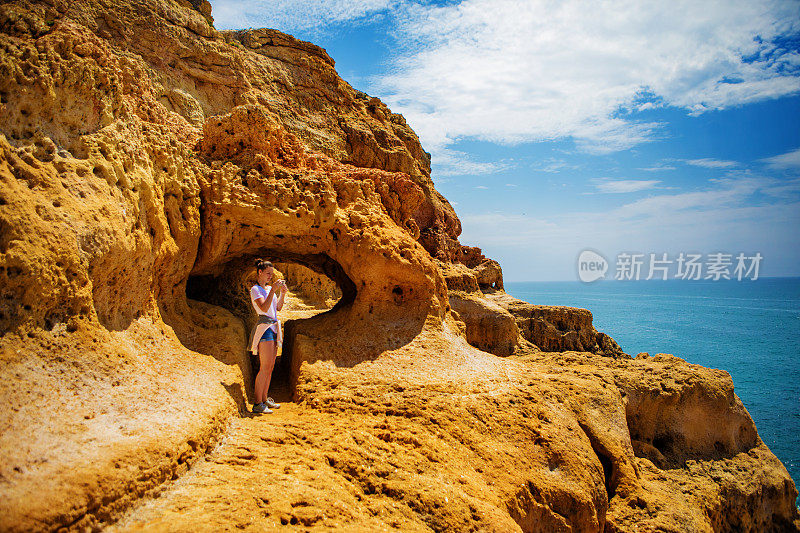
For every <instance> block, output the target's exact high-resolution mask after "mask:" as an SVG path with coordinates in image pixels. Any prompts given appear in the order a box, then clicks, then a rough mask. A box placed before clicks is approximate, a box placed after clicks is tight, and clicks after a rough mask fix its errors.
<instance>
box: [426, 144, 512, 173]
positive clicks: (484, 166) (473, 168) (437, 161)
mask: <svg viewBox="0 0 800 533" xmlns="http://www.w3.org/2000/svg"><path fill="white" fill-rule="evenodd" d="M431 167H432V168H431V170H432V173H433V175H434V176H436V177H438V176H465V175H466V176H478V175H481V174H494V173H496V172H501V171H503V170H505V169H507V168H508V167H509V165H508V164H507V163H505V162H502V161H498V162H491V163H487V162H481V161H475V160H473V159H472V158H471V157H470V155H469V154H466V153H464V152H460V151H458V150H451V149H450V148H440V149H439V150H438V151H437V152H436V156H435V157H434V158H432V161H431Z"/></svg>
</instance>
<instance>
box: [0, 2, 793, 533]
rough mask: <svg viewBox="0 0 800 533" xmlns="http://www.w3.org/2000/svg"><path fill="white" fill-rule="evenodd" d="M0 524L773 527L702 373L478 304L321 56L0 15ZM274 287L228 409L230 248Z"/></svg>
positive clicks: (432, 199) (365, 99)
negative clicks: (272, 271) (258, 391)
mask: <svg viewBox="0 0 800 533" xmlns="http://www.w3.org/2000/svg"><path fill="white" fill-rule="evenodd" d="M0 71H2V76H0V335H2V337H0V357H1V358H2V367H0V368H2V380H0V399H2V403H3V406H4V408H3V410H2V414H0V427H2V433H0V496H2V497H0V529H1V530H3V531H31V530H60V529H66V530H86V529H100V528H109V529H112V530H114V529H117V530H123V531H129V530H168V531H222V530H231V529H244V530H256V529H258V530H263V529H264V528H280V527H286V528H302V529H340V528H341V529H348V530H353V529H355V530H385V529H401V530H415V531H416V530H419V531H427V530H436V531H455V530H488V531H586V532H595V531H676V532H678V531H680V532H685V531H784V530H796V529H797V527H798V514H797V509H796V507H795V504H794V501H795V498H796V496H797V490H796V488H795V485H794V483H793V482H792V480H791V478H790V477H789V475H788V474H787V471H786V469H785V468H784V466H783V465H782V464H781V463H780V461H778V459H777V458H776V457H775V456H774V455H773V454H772V453H771V452H770V451H769V449H768V448H767V447H766V446H765V445H764V443H763V442H762V441H761V439H760V438H759V436H758V433H757V431H756V428H755V425H754V424H753V421H752V419H751V418H750V416H749V414H748V413H747V410H746V409H745V407H744V406H743V405H742V403H741V401H740V400H739V398H738V397H737V396H736V395H735V394H734V391H733V384H732V381H731V378H730V376H729V375H728V374H727V373H726V372H723V371H720V370H712V369H707V368H702V367H699V366H696V365H691V364H688V363H686V362H685V361H683V360H682V359H679V358H677V357H674V356H671V355H665V354H659V355H657V356H655V357H644V356H642V357H637V358H635V359H634V358H631V357H629V356H627V355H626V354H624V353H622V350H620V348H619V346H618V345H617V344H616V343H615V342H614V341H613V339H611V338H610V337H608V336H607V335H605V334H603V333H599V332H597V331H596V330H595V329H594V328H593V327H592V317H591V313H590V312H589V311H586V310H582V309H571V308H565V307H547V306H536V305H531V304H528V303H525V302H521V301H519V300H516V299H514V298H512V297H510V296H509V295H508V294H506V293H505V292H504V291H503V280H502V272H501V269H500V265H499V264H497V262H495V261H492V260H491V259H488V258H485V257H484V256H483V255H482V254H481V252H480V250H479V249H477V248H473V247H469V246H462V245H461V244H460V243H459V241H458V236H459V234H460V231H461V227H460V222H459V220H458V217H457V216H456V214H455V212H454V210H453V208H452V206H451V205H450V204H449V203H448V202H447V200H446V199H445V198H443V197H442V196H441V195H440V194H439V193H438V192H437V191H436V189H435V188H434V187H433V183H432V181H431V178H430V156H429V154H427V153H426V152H425V151H424V149H423V148H422V147H421V146H420V143H419V140H418V139H417V136H416V135H415V134H414V132H413V131H412V130H411V129H410V128H409V126H408V125H407V124H406V122H405V120H404V119H403V117H402V116H401V115H398V114H395V113H392V112H391V111H390V110H389V109H388V108H387V107H386V106H385V105H384V104H383V103H382V102H381V101H380V100H379V99H377V98H373V97H370V96H368V95H366V94H364V93H362V92H359V91H357V90H354V89H353V88H352V87H350V85H348V84H347V83H346V82H345V81H344V80H342V79H341V78H340V77H339V76H338V75H337V74H336V71H335V69H334V61H333V60H332V59H331V58H330V57H329V56H328V55H327V53H326V52H325V51H324V50H323V49H321V48H319V47H317V46H315V45H313V44H310V43H306V42H302V41H298V40H296V39H294V38H292V37H291V36H288V35H285V34H282V33H280V32H277V31H274V30H247V31H238V32H220V31H217V30H216V29H214V27H213V19H212V18H211V11H210V6H209V5H208V3H207V2H205V1H203V0H195V1H193V2H187V1H180V0H161V1H156V0H132V1H129V2H122V1H120V0H92V1H90V0H72V1H68V0H41V1H34V0H16V1H11V2H3V3H2V4H1V5H0ZM255 257H263V258H267V259H271V260H272V261H274V262H275V263H276V267H277V270H278V271H279V272H280V275H281V276H283V277H285V278H286V279H287V280H288V281H289V285H290V288H291V294H290V296H289V298H288V300H287V308H286V310H285V314H284V319H285V343H284V345H283V347H282V352H281V358H280V359H281V361H280V365H279V368H278V369H277V370H276V374H275V376H274V378H273V387H274V390H276V391H278V393H280V394H282V395H283V399H284V400H285V402H284V406H283V407H282V408H281V410H279V411H278V412H277V413H275V414H274V415H271V416H270V417H260V418H251V417H249V416H248V415H247V407H248V398H250V399H251V397H250V395H251V394H252V377H253V372H254V370H255V369H254V366H253V361H251V359H250V356H249V355H248V353H247V352H246V340H247V333H248V331H249V328H250V326H251V325H252V321H253V316H252V315H253V313H252V310H251V308H250V303H249V300H248V294H247V287H248V284H250V283H252V275H253V272H252V270H251V265H252V260H253V258H255Z"/></svg>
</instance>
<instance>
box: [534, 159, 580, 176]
mask: <svg viewBox="0 0 800 533" xmlns="http://www.w3.org/2000/svg"><path fill="white" fill-rule="evenodd" d="M576 168H578V166H577V165H574V164H571V163H567V162H566V161H564V160H563V159H557V158H555V157H548V158H546V159H543V160H541V161H538V162H536V163H535V164H533V165H531V169H532V170H535V171H536V172H553V173H555V172H560V171H562V170H574V169H576Z"/></svg>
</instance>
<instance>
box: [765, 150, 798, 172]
mask: <svg viewBox="0 0 800 533" xmlns="http://www.w3.org/2000/svg"><path fill="white" fill-rule="evenodd" d="M761 161H763V162H764V163H766V164H767V165H768V166H769V167H770V168H774V169H779V170H783V169H789V168H800V148H797V149H796V150H792V151H790V152H786V153H785V154H780V155H776V156H773V157H768V158H766V159H762V160H761Z"/></svg>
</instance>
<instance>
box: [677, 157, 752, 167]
mask: <svg viewBox="0 0 800 533" xmlns="http://www.w3.org/2000/svg"><path fill="white" fill-rule="evenodd" d="M679 161H683V162H684V163H686V164H687V165H692V166H694V167H703V168H733V167H736V166H738V165H739V163H737V162H736V161H725V160H722V159H712V158H709V157H706V158H703V159H679Z"/></svg>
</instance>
